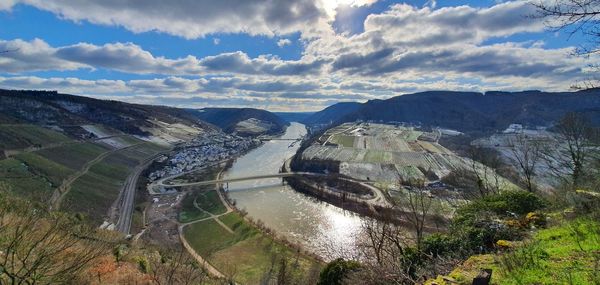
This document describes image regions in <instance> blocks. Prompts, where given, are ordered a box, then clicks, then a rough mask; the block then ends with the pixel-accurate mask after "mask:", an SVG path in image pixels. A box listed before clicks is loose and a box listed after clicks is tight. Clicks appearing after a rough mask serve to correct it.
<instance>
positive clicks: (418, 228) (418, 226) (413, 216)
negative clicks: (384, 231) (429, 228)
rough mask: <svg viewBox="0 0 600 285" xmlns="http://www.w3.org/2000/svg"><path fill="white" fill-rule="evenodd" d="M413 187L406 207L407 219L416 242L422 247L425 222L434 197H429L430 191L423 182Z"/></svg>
mask: <svg viewBox="0 0 600 285" xmlns="http://www.w3.org/2000/svg"><path fill="white" fill-rule="evenodd" d="M411 188H412V189H411V190H410V191H409V193H408V195H407V199H406V202H405V207H406V208H407V212H406V220H407V221H408V223H409V224H410V226H411V227H412V229H413V230H414V233H415V243H416V245H417V248H419V249H420V248H421V243H422V241H423V233H424V229H425V223H426V221H427V216H428V215H429V212H430V210H431V205H432V203H433V199H432V198H431V197H429V195H428V192H426V191H425V186H424V185H423V183H422V182H421V183H420V184H415V185H413V186H412V187H411Z"/></svg>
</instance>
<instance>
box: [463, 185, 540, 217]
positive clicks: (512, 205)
mask: <svg viewBox="0 0 600 285" xmlns="http://www.w3.org/2000/svg"><path fill="white" fill-rule="evenodd" d="M545 206H546V203H545V202H544V201H543V200H542V199H540V198H539V197H538V196H536V195H535V194H533V193H530V192H526V191H504V192H501V193H499V194H494V195H489V196H486V197H484V198H481V199H478V200H475V201H472V202H471V203H469V204H467V205H466V206H463V207H461V208H459V209H458V210H457V215H456V217H455V219H454V220H455V221H456V222H459V223H461V222H465V221H468V220H474V219H476V218H478V217H481V216H482V214H486V215H488V216H489V215H490V214H491V215H496V216H498V217H501V218H502V217H515V216H523V215H525V214H527V213H530V212H535V211H538V210H541V209H543V208H544V207H545Z"/></svg>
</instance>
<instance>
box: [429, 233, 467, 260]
mask: <svg viewBox="0 0 600 285" xmlns="http://www.w3.org/2000/svg"><path fill="white" fill-rule="evenodd" d="M422 250H423V252H424V253H426V254H431V255H433V256H434V257H435V256H440V255H457V254H458V251H460V250H461V241H460V240H458V239H456V238H451V237H450V236H448V235H446V234H440V233H435V234H431V235H429V236H427V237H425V239H423V245H422Z"/></svg>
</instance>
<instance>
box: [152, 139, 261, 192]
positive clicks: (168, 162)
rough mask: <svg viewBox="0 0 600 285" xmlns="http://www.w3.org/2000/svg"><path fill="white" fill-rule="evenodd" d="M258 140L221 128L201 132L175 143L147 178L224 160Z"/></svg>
mask: <svg viewBox="0 0 600 285" xmlns="http://www.w3.org/2000/svg"><path fill="white" fill-rule="evenodd" d="M260 144H261V141H260V140H259V139H255V138H247V137H240V136H236V135H228V134H225V133H223V132H220V131H212V132H207V133H203V134H201V135H200V136H198V137H197V138H194V139H193V140H191V141H189V142H185V143H183V144H181V145H179V146H177V147H176V148H175V149H174V151H173V152H172V153H171V154H170V155H168V156H167V155H163V156H161V157H159V158H158V159H157V162H159V163H162V164H164V167H163V168H162V169H159V170H156V171H154V172H152V173H150V174H149V176H148V179H149V180H150V181H156V180H158V179H161V178H163V177H166V176H174V175H178V174H181V173H183V172H188V171H192V170H195V169H197V168H199V167H203V166H206V165H207V164H209V163H213V162H218V161H223V160H225V159H229V158H232V157H234V156H236V155H239V154H242V153H244V152H246V151H248V150H250V149H252V148H254V147H257V146H258V145H260Z"/></svg>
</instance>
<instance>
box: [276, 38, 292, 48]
mask: <svg viewBox="0 0 600 285" xmlns="http://www.w3.org/2000/svg"><path fill="white" fill-rule="evenodd" d="M291 44H292V41H290V40H289V39H280V40H278V41H277V46H279V47H284V46H286V45H291Z"/></svg>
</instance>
